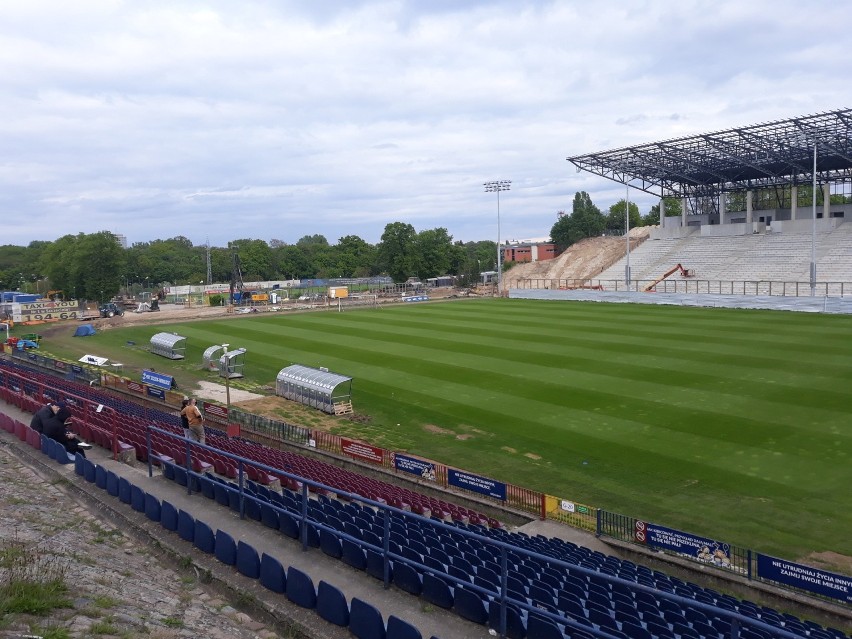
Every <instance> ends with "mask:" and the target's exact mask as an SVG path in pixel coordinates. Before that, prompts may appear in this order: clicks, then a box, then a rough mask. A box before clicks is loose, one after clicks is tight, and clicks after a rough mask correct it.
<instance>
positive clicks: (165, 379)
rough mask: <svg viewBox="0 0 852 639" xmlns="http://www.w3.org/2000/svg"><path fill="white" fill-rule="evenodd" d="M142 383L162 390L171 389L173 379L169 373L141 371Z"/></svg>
mask: <svg viewBox="0 0 852 639" xmlns="http://www.w3.org/2000/svg"><path fill="white" fill-rule="evenodd" d="M142 383H143V384H148V386H156V387H157V388H162V389H164V390H171V387H172V384H173V380H172V376H171V375H165V374H163V373H157V372H156V371H148V370H143V371H142Z"/></svg>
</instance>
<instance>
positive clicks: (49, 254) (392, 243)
mask: <svg viewBox="0 0 852 639" xmlns="http://www.w3.org/2000/svg"><path fill="white" fill-rule="evenodd" d="M207 252H208V248H207V246H206V245H193V243H192V241H190V240H189V239H188V238H186V237H182V236H178V237H173V238H170V239H165V240H153V241H150V242H138V243H134V244H133V245H132V246H131V247H129V248H126V249H125V248H123V247H122V246H121V245H119V244H118V242H117V241H116V239H115V237H114V236H113V235H112V233H110V232H109V231H101V232H98V233H91V234H85V233H79V234H77V235H65V236H63V237H60V238H59V239H57V240H55V241H53V242H49V241H33V242H30V244H29V245H28V246H25V247H24V246H13V245H6V246H0V289H2V290H20V291H23V292H30V293H41V294H47V293H48V292H49V291H51V290H62V291H63V294H64V296H65V297H66V298H79V299H91V300H106V299H110V298H111V297H113V296H114V295H116V294H117V293H119V291H121V290H125V289H130V288H137V290H138V288H145V289H153V288H159V287H162V286H170V285H171V286H173V285H187V284H200V283H206V282H207ZM209 252H210V266H211V275H212V279H213V281H214V282H229V281H230V280H231V278H232V275H233V272H234V265H235V258H234V256H235V255H236V256H238V263H239V268H240V274H241V276H242V279H243V280H244V281H266V280H289V279H299V280H304V279H316V278H321V279H332V278H356V277H371V276H375V275H380V274H385V275H389V276H390V277H392V278H393V279H394V281H397V282H402V281H405V280H406V279H408V278H409V277H417V278H420V279H426V278H429V277H437V276H440V275H455V276H458V277H459V278H460V279H461V280H462V282H463V283H472V282H475V281H477V280H478V278H479V273H480V272H481V271H484V270H491V269H493V268H494V264H495V263H496V256H497V244H496V242H493V241H488V240H484V241H478V242H461V241H455V242H454V241H453V238H452V236H451V235H450V234H449V233H448V232H447V229H445V228H435V229H427V230H423V231H419V232H418V231H416V230H415V228H414V227H413V226H412V225H411V224H406V223H403V222H394V223H391V224H388V225H387V226H386V227H385V230H384V233H383V234H382V237H381V241H380V242H379V243H378V244H375V245H373V244H370V243H368V242H366V241H365V240H363V239H362V238H360V237H358V236H357V235H347V236H345V237H341V238H340V239H338V241H337V243H336V244H331V243H329V241H328V240H327V239H326V238H325V236H323V235H306V236H304V237H302V238H301V239H299V240H298V241H297V242H296V243H295V244H288V243H286V242H283V241H281V240H276V239H273V240H271V241H269V242H266V241H264V240H258V239H237V240H233V241H231V242H228V244H227V246H218V247H212V246H211V247H210V249H209Z"/></svg>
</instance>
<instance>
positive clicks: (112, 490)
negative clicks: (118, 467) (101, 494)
mask: <svg viewBox="0 0 852 639" xmlns="http://www.w3.org/2000/svg"><path fill="white" fill-rule="evenodd" d="M106 491H107V494H108V495H110V496H112V497H118V475H116V474H115V473H114V472H113V471H111V470H109V471H107V474H106Z"/></svg>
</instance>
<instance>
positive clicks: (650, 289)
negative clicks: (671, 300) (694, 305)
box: [642, 264, 695, 293]
mask: <svg viewBox="0 0 852 639" xmlns="http://www.w3.org/2000/svg"><path fill="white" fill-rule="evenodd" d="M678 271H680V276H681V277H695V271H694V270H692V269H687V268H683V266H681V265H680V264H678V265H677V266H675V267H674V268H670V269H669V270H668V271H666V272H665V273H663V275H662V277H658V278H657V279H655V280H654V281H653V282H651V283H650V284H648V285H647V286H646V287H645V288H643V289H642V291H643V292H644V293H656V292H657V284H659V283H660V282H662V281H663V280H664V279H666V278H667V277H668V276H669V275H674V274H675V273H677V272H678Z"/></svg>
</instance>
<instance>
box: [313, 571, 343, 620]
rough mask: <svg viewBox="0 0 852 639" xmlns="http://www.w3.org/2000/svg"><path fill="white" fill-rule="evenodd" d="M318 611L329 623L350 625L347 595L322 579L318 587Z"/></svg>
mask: <svg viewBox="0 0 852 639" xmlns="http://www.w3.org/2000/svg"><path fill="white" fill-rule="evenodd" d="M317 613H319V616H320V617H322V618H323V619H325V620H326V621H328V622H329V623H333V624H335V625H337V626H342V627H343V628H346V627H347V626H348V625H349V605H348V604H347V603H346V597H345V596H344V595H343V593H342V592H340V590H338V589H337V588H335V587H334V586H332V585H331V584H329V583H327V582H325V581H320V582H319V586H318V587H317Z"/></svg>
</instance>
